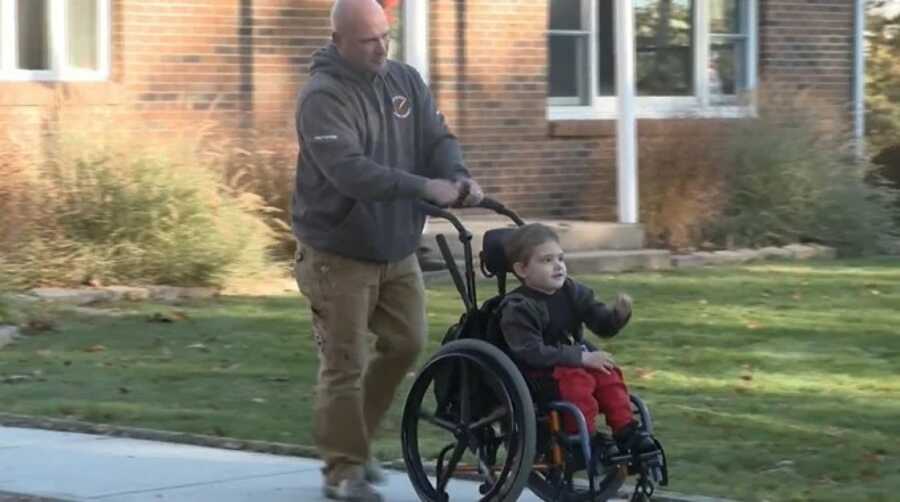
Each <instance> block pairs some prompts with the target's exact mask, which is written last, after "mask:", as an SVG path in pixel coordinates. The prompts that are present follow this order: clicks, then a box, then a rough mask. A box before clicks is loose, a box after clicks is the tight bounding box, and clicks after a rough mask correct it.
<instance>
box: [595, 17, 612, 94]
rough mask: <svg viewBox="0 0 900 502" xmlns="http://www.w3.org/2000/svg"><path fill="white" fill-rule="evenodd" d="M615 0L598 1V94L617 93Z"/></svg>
mask: <svg viewBox="0 0 900 502" xmlns="http://www.w3.org/2000/svg"><path fill="white" fill-rule="evenodd" d="M613 1H614V0H600V1H599V2H597V94H598V95H599V96H615V95H616V40H615V39H616V36H615V35H616V34H615V31H614V30H615V26H616V22H615V10H614V7H613Z"/></svg>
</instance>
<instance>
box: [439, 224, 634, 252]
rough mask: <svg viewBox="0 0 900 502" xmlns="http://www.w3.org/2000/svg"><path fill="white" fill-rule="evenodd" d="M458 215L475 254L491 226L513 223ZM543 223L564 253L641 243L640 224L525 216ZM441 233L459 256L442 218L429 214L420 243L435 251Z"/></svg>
mask: <svg viewBox="0 0 900 502" xmlns="http://www.w3.org/2000/svg"><path fill="white" fill-rule="evenodd" d="M460 219H461V220H462V222H463V224H464V225H465V226H466V228H467V229H468V230H469V231H470V232H472V251H473V253H474V256H476V257H477V256H478V253H479V252H480V251H481V243H482V237H483V236H484V233H485V232H487V231H488V230H490V229H492V228H503V227H512V226H513V224H512V223H511V222H510V221H509V220H508V219H505V218H502V217H498V216H484V215H478V216H471V217H467V216H465V215H461V216H460ZM532 222H535V223H543V224H545V225H547V226H549V227H551V228H553V229H554V230H555V231H556V232H557V233H558V234H559V238H560V245H561V246H562V248H563V249H564V250H566V253H567V254H568V253H580V252H589V251H600V250H615V251H625V250H629V251H630V250H640V249H642V248H643V247H644V229H643V227H642V226H641V225H627V224H620V223H601V222H592V221H574V220H529V221H528V223H532ZM438 234H444V236H445V237H446V238H447V243H448V244H449V245H450V251H451V252H452V253H453V256H455V257H462V256H463V246H462V243H461V242H460V241H459V237H458V233H457V232H456V230H455V229H454V228H453V227H452V226H451V225H450V223H448V222H447V221H446V220H443V219H437V218H432V219H431V221H429V223H428V226H427V227H426V229H425V233H424V235H423V236H422V245H423V246H425V247H428V248H429V249H431V250H433V251H435V252H436V253H437V252H438V247H437V242H436V241H435V237H436V236H437V235H438Z"/></svg>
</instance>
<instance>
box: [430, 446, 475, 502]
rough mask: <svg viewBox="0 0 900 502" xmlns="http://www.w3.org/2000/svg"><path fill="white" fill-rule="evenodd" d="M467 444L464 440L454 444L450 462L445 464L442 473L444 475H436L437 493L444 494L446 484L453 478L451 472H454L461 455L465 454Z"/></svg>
mask: <svg viewBox="0 0 900 502" xmlns="http://www.w3.org/2000/svg"><path fill="white" fill-rule="evenodd" d="M467 447H468V444H467V442H466V440H465V439H460V440H459V442H458V443H456V447H455V448H454V449H453V453H452V454H451V455H450V461H449V462H447V469H446V470H445V471H444V472H445V475H444V476H441V473H440V472H438V473H437V482H438V485H437V491H438V493H444V491H445V490H446V489H447V483H448V482H449V481H450V478H451V477H453V472H454V471H456V464H458V463H459V460H460V459H461V458H462V456H463V453H465V451H466V448H467Z"/></svg>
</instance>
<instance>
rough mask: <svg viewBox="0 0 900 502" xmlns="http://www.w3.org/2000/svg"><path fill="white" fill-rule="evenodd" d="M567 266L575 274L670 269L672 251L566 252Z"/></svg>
mask: <svg viewBox="0 0 900 502" xmlns="http://www.w3.org/2000/svg"><path fill="white" fill-rule="evenodd" d="M566 268H567V269H568V272H569V273H570V274H573V275H578V274H599V273H613V272H632V271H637V270H669V269H671V268H672V253H670V252H669V251H666V250H664V249H630V250H622V251H583V252H580V253H566Z"/></svg>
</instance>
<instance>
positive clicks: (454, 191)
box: [425, 178, 484, 207]
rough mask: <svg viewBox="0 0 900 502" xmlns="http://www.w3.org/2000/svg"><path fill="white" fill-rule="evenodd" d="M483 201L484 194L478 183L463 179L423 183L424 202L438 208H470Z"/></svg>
mask: <svg viewBox="0 0 900 502" xmlns="http://www.w3.org/2000/svg"><path fill="white" fill-rule="evenodd" d="M483 199H484V192H483V191H482V190H481V186H480V185H478V182H477V181H475V180H473V179H470V178H463V179H461V180H457V181H447V180H444V179H431V180H428V181H427V182H425V200H427V201H428V202H431V203H432V204H435V205H438V206H440V207H449V206H458V207H470V206H476V205H478V204H479V203H480V202H481V201H482V200H483Z"/></svg>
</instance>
